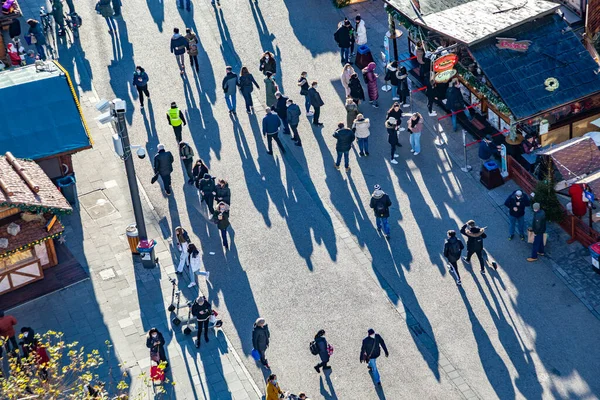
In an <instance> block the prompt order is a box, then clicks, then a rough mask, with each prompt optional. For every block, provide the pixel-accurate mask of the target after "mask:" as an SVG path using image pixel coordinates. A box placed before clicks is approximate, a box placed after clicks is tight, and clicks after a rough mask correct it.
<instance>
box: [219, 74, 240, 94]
mask: <svg viewBox="0 0 600 400" xmlns="http://www.w3.org/2000/svg"><path fill="white" fill-rule="evenodd" d="M221 86H222V88H223V93H225V94H226V95H229V96H233V95H235V94H236V89H237V86H238V76H237V75H236V74H234V73H233V72H228V73H227V75H225V78H223V82H222V83H221Z"/></svg>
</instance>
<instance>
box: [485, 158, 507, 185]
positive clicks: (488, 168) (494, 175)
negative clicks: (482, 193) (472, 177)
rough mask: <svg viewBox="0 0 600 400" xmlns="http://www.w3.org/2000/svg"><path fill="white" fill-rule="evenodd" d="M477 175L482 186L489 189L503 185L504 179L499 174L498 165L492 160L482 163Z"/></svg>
mask: <svg viewBox="0 0 600 400" xmlns="http://www.w3.org/2000/svg"><path fill="white" fill-rule="evenodd" d="M479 177H480V179H479V181H480V182H481V183H482V184H483V186H485V187H486V188H488V189H490V190H491V189H494V188H497V187H498V186H502V185H504V179H503V178H502V175H501V174H500V167H499V166H498V164H497V163H496V161H493V160H492V161H487V162H486V163H484V164H483V166H482V167H481V172H480V175H479Z"/></svg>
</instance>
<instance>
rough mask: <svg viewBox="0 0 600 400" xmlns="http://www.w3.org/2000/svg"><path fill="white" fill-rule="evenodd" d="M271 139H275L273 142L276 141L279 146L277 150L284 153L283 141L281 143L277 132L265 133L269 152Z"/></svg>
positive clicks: (271, 148) (270, 150) (271, 144)
mask: <svg viewBox="0 0 600 400" xmlns="http://www.w3.org/2000/svg"><path fill="white" fill-rule="evenodd" d="M273 140H274V141H275V143H277V146H279V150H281V152H282V153H285V149H284V148H283V143H281V140H279V134H278V133H277V132H275V133H272V134H267V149H268V150H269V153H272V152H273V143H272V142H273Z"/></svg>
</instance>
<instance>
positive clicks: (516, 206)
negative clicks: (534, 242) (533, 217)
mask: <svg viewBox="0 0 600 400" xmlns="http://www.w3.org/2000/svg"><path fill="white" fill-rule="evenodd" d="M504 205H505V206H506V207H507V208H508V218H509V219H510V226H509V228H508V240H513V237H514V236H515V226H517V225H518V227H519V235H521V240H525V208H526V207H529V205H530V202H529V197H528V196H527V195H524V194H523V192H522V191H520V190H515V191H514V192H512V193H511V194H510V196H508V197H507V198H506V201H505V202H504Z"/></svg>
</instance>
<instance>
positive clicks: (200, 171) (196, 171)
mask: <svg viewBox="0 0 600 400" xmlns="http://www.w3.org/2000/svg"><path fill="white" fill-rule="evenodd" d="M204 174H208V167H207V166H206V165H204V164H202V165H198V164H196V165H194V168H193V169H192V175H194V180H195V181H196V187H198V185H199V184H200V179H202V178H204Z"/></svg>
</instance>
